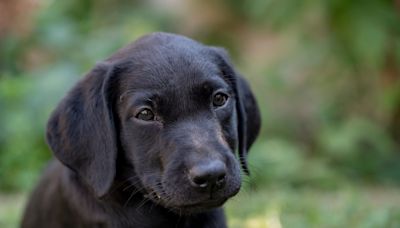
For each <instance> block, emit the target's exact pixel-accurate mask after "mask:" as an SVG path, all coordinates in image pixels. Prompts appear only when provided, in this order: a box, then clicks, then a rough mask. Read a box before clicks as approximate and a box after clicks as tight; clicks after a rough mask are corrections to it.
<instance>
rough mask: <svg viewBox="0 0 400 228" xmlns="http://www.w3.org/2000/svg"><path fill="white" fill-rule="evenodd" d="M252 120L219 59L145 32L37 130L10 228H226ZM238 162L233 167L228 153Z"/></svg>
mask: <svg viewBox="0 0 400 228" xmlns="http://www.w3.org/2000/svg"><path fill="white" fill-rule="evenodd" d="M259 127H260V115H259V110H258V107H257V104H256V101H255V99H254V96H253V94H252V93H251V91H250V88H249V86H248V84H247V83H246V82H245V80H244V79H243V78H242V77H241V76H239V75H238V74H237V72H236V71H235V70H234V69H233V67H232V66H231V64H230V62H229V60H228V56H227V53H226V52H225V51H224V50H223V49H221V48H215V47H209V46H205V45H202V44H200V43H198V42H196V41H193V40H191V39H188V38H186V37H183V36H179V35H173V34H167V33H154V34H151V35H147V36H144V37H142V38H141V39H139V40H137V41H136V42H134V43H132V44H131V45H129V46H127V47H125V48H123V49H121V50H119V51H118V52H117V53H115V54H114V55H112V56H111V57H110V58H108V59H106V60H105V61H104V62H102V63H100V64H98V65H97V66H95V67H94V68H93V69H92V70H91V71H90V72H89V73H88V74H87V75H86V76H85V77H84V78H83V79H82V80H81V81H80V82H78V84H77V85H76V86H75V87H74V88H73V89H72V90H71V91H70V92H69V93H68V94H67V95H66V97H65V98H64V99H63V100H62V101H61V102H60V104H59V105H58V107H57V108H56V110H55V111H54V112H53V114H52V115H51V117H50V120H49V122H48V125H47V142H48V144H49V145H50V148H51V149H52V151H53V153H54V155H55V157H56V159H55V160H53V161H51V162H50V165H49V167H48V168H47V170H46V171H45V173H44V176H43V178H42V179H41V181H40V183H39V185H38V187H37V188H36V190H35V191H34V192H33V194H32V195H31V198H30V201H29V203H28V206H27V208H26V211H25V215H24V218H23V221H22V227H38V228H45V227H51V228H57V227H68V228H69V227H74V228H77V227H140V228H143V227H163V228H166V227H190V228H195V227H218V228H221V227H226V221H225V217H224V213H223V209H222V208H221V206H222V205H223V204H224V202H225V201H226V200H227V199H229V198H230V197H232V196H234V195H235V194H236V193H238V191H239V188H240V185H241V174H240V166H241V167H242V169H243V171H244V172H245V173H248V168H247V164H246V155H247V152H246V151H247V150H248V149H249V147H250V145H251V144H252V143H253V142H254V140H255V138H256V136H257V134H258V131H259ZM236 150H237V151H238V157H239V159H238V160H237V159H235V151H236Z"/></svg>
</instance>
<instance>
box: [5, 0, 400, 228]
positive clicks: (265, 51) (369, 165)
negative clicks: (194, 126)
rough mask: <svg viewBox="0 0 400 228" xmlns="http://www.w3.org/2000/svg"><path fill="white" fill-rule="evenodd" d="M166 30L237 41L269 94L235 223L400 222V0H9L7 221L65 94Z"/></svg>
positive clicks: (249, 71) (242, 61) (233, 213)
mask: <svg viewBox="0 0 400 228" xmlns="http://www.w3.org/2000/svg"><path fill="white" fill-rule="evenodd" d="M153 31H168V32H173V33H179V34H183V35H187V36H189V37H191V38H194V39H196V40H199V41H201V42H204V43H206V44H210V45H219V46H223V47H225V48H226V49H228V50H229V52H230V53H231V56H232V59H233V61H234V62H235V65H236V66H237V68H238V70H239V71H240V72H242V73H243V74H244V75H245V76H246V77H247V78H248V80H249V81H250V84H251V85H252V88H253V90H254V91H255V93H256V95H257V98H258V102H259V105H260V108H261V111H262V118H263V125H262V131H261V135H260V137H259V138H258V140H257V143H256V144H255V145H254V146H253V148H252V150H251V152H250V166H251V171H252V176H251V177H250V178H247V179H246V180H245V186H244V188H243V190H242V192H241V193H240V194H239V195H238V196H237V197H235V198H234V199H232V200H230V201H229V202H228V203H227V205H226V208H227V215H228V219H229V224H230V226H231V227H238V228H239V227H249V228H252V227H254V228H258V227H259V228H262V227H273V228H278V227H400V188H399V187H400V1H398V0H352V1H350V0H321V1H313V0H303V1H300V0H253V1H240V0H214V1H211V0H208V1H206V0H203V1H201V0H197V1H196V0H191V1H185V0H147V1H145V0H114V1H106V0H96V1H95V0H68V1H54V0H1V1H0V129H1V130H0V227H17V226H18V222H19V219H20V215H21V212H22V210H23V207H24V203H25V201H26V199H27V196H28V193H29V191H30V190H31V189H32V188H33V187H34V185H35V183H36V181H37V179H38V177H39V175H40V172H41V170H42V169H43V167H44V166H45V164H46V161H47V160H49V158H50V157H51V152H50V151H49V149H48V147H47V146H46V143H45V140H44V131H45V124H46V120H47V118H48V116H49V114H50V112H51V111H52V109H54V107H55V105H56V104H57V102H58V101H59V100H60V99H61V97H62V96H63V95H64V94H65V92H66V91H67V90H68V89H69V88H70V87H71V86H72V85H73V84H74V83H75V82H76V81H77V80H79V78H81V77H82V75H84V73H85V72H87V71H89V70H90V68H91V67H92V66H93V65H94V64H95V63H96V62H99V61H101V60H102V59H105V58H106V57H107V56H109V55H110V54H111V53H113V52H115V51H116V50H117V49H118V48H120V47H123V46H124V45H126V44H128V43H129V42H131V41H133V40H135V39H136V38H138V37H140V36H141V35H144V34H146V33H149V32H153Z"/></svg>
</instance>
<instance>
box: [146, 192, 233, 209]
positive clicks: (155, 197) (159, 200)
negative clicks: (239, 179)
mask: <svg viewBox="0 0 400 228" xmlns="http://www.w3.org/2000/svg"><path fill="white" fill-rule="evenodd" d="M143 197H144V198H147V199H149V200H151V201H153V202H154V203H156V204H158V205H161V206H163V207H165V208H168V209H169V210H171V211H174V212H177V213H179V214H192V213H198V212H202V211H205V210H209V209H212V208H216V207H220V206H222V205H223V204H224V203H225V202H226V201H227V200H228V199H229V197H224V198H218V199H208V200H202V201H199V202H195V203H187V204H186V203H185V204H174V203H173V202H172V201H171V199H170V197H168V195H166V194H165V192H164V191H163V190H162V189H161V190H159V191H157V190H155V189H151V190H150V191H148V193H146V194H144V195H143Z"/></svg>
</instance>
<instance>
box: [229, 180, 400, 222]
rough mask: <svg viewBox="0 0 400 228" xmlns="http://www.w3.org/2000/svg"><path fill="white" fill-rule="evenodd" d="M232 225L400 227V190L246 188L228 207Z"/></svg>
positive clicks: (362, 188)
mask: <svg viewBox="0 0 400 228" xmlns="http://www.w3.org/2000/svg"><path fill="white" fill-rule="evenodd" d="M226 209H227V210H226V211H227V216H228V221H229V225H230V227H233V228H236V227H237V228H239V227H245V228H264V227H266V228H275V227H277V228H280V227H296V228H297V227H300V228H301V227H400V189H394V188H374V187H368V188H365V187H357V188H353V187H346V188H342V189H340V190H335V191H322V190H315V189H296V190H294V189H290V188H278V189H269V190H268V189H264V190H259V191H255V192H251V191H244V192H243V193H241V194H239V195H238V196H237V197H236V198H235V199H232V200H231V201H229V202H228V203H227V206H226Z"/></svg>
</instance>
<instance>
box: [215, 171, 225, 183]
mask: <svg viewBox="0 0 400 228" xmlns="http://www.w3.org/2000/svg"><path fill="white" fill-rule="evenodd" d="M225 176H226V175H225V173H223V174H221V175H219V176H218V178H217V182H222V181H225Z"/></svg>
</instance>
